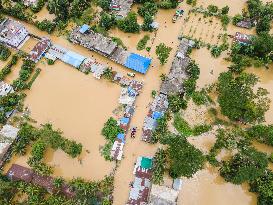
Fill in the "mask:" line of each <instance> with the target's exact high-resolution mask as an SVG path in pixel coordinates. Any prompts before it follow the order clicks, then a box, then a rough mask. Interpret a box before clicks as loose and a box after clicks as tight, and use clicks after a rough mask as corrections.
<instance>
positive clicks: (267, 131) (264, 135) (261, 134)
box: [247, 125, 273, 146]
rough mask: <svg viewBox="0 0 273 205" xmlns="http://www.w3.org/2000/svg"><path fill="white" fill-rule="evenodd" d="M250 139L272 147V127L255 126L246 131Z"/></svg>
mask: <svg viewBox="0 0 273 205" xmlns="http://www.w3.org/2000/svg"><path fill="white" fill-rule="evenodd" d="M247 133H248V135H249V137H250V138H252V139H256V140H258V141H259V142H261V143H265V144H267V145H270V146H273V125H255V126H253V127H251V128H249V129H248V130H247Z"/></svg>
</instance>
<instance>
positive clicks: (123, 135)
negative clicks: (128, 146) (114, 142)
mask: <svg viewBox="0 0 273 205" xmlns="http://www.w3.org/2000/svg"><path fill="white" fill-rule="evenodd" d="M117 138H118V139H120V140H121V141H122V142H123V143H125V134H123V133H119V134H118V136H117Z"/></svg>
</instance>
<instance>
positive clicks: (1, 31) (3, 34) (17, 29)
mask: <svg viewBox="0 0 273 205" xmlns="http://www.w3.org/2000/svg"><path fill="white" fill-rule="evenodd" d="M28 38H29V33H28V31H27V29H26V28H25V26H24V25H23V24H21V23H20V22H18V21H15V20H12V19H9V18H7V19H5V20H4V21H3V22H2V23H1V24H0V42H2V43H4V44H6V45H7V46H10V47H13V48H18V49H19V48H20V47H21V46H22V45H23V44H24V42H25V41H26V40H27V39H28Z"/></svg>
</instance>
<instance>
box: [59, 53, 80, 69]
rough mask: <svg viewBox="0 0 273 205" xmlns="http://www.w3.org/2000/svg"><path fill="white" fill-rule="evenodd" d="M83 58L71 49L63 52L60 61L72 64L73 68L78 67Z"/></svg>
mask: <svg viewBox="0 0 273 205" xmlns="http://www.w3.org/2000/svg"><path fill="white" fill-rule="evenodd" d="M84 59H85V57H84V56H82V55H79V54H77V53H75V52H72V51H68V52H66V53H65V54H64V56H63V58H62V61H63V62H65V63H67V64H70V65H72V66H74V67H75V68H79V67H80V65H81V64H82V62H83V61H84Z"/></svg>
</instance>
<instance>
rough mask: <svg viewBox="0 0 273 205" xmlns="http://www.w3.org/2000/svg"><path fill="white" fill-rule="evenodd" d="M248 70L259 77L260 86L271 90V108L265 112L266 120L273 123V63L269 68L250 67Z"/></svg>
mask: <svg viewBox="0 0 273 205" xmlns="http://www.w3.org/2000/svg"><path fill="white" fill-rule="evenodd" d="M247 72H250V73H254V74H255V75H256V76H258V77H259V79H260V82H259V83H258V86H260V87H262V88H265V89H267V90H268V91H269V95H268V97H269V98H270V99H271V104H270V109H269V110H268V111H267V112H266V114H265V121H266V123H267V124H272V123H273V115H272V113H273V64H271V65H270V67H269V69H265V68H249V69H248V70H247Z"/></svg>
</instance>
